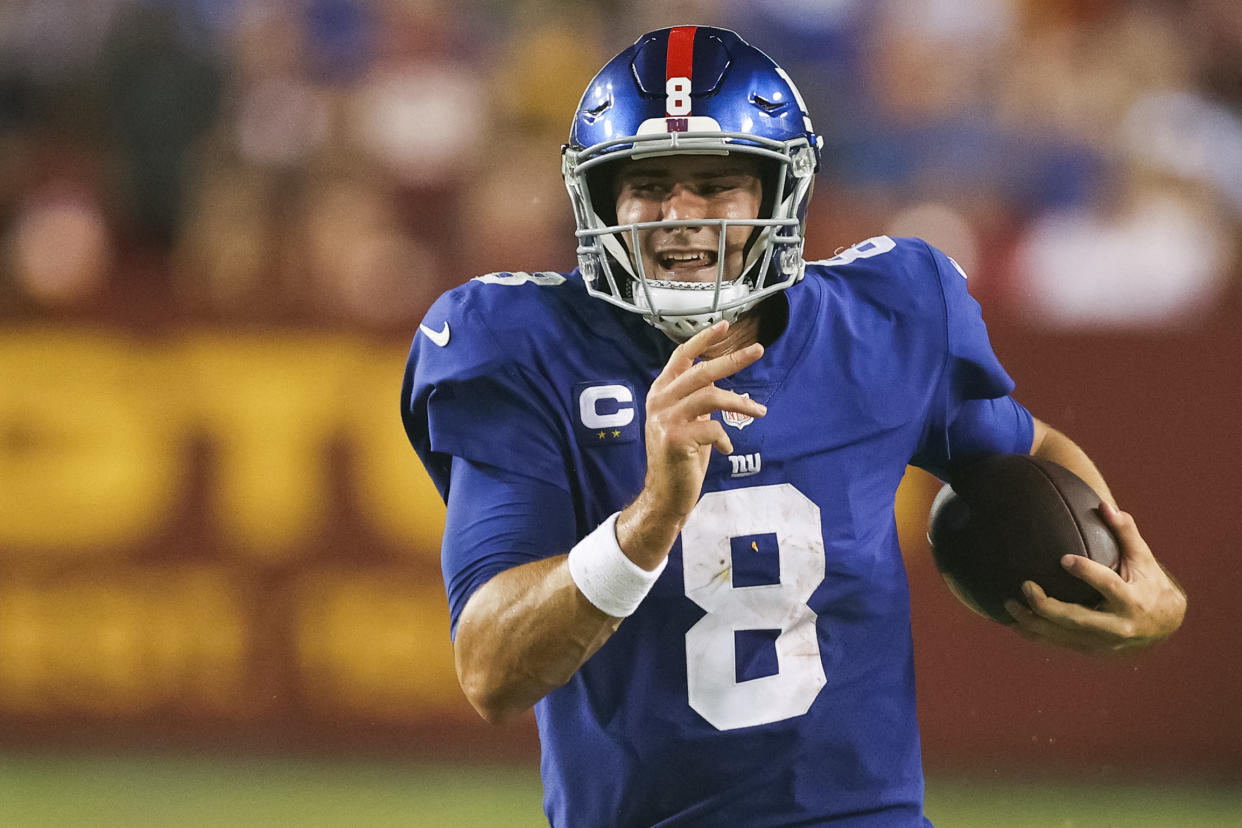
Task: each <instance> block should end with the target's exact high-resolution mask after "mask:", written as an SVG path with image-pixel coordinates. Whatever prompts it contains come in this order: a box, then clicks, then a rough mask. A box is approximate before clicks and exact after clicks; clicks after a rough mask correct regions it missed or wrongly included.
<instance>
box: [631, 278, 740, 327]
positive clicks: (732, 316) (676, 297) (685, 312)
mask: <svg viewBox="0 0 1242 828" xmlns="http://www.w3.org/2000/svg"><path fill="white" fill-rule="evenodd" d="M648 292H650V294H651V302H652V304H654V306H655V307H654V309H653V308H652V306H651V305H648V303H647V293H648ZM749 293H750V287H749V286H748V285H747V284H746V283H745V281H744V280H741V279H739V280H738V281H736V282H729V283H725V284H722V285H721V286H720V295H719V301H718V302H717V304H718V305H728V304H730V303H732V302H735V301H738V300H740V299H744V298H745V297H746V295H747V294H749ZM715 298H716V283H715V282H674V281H667V280H659V279H648V280H647V290H646V291H644V290H643V286H642V285H641V284H639V285H635V289H634V304H635V305H637V306H638V307H639V308H640V309H641V310H642V311H644V313H643V318H644V319H646V320H647V321H648V322H649V323H650V324H651V325H652V326H653V327H655V328H657V329H659V330H661V331H663V332H664V333H665V334H666V335H667V336H668V337H669V338H670V339H672V340H673V341H674V342H685V341H686V340H687V339H689V338H690V337H692V336H694V335H695V334H696V333H698V332H699V331H701V330H703V329H705V328H709V327H711V326H712V325H714V324H715V323H716V322H718V321H719V320H721V319H727V320H729V322H730V323H732V322H735V321H737V318H738V317H739V316H741V315H742V314H743V313H745V312H746V311H747V310H749V309H750V307H751V305H752V304H753V303H751V302H744V303H742V304H740V305H735V306H734V307H730V308H726V309H724V310H714V311H713V310H704V309H703V308H704V305H708V306H710V305H711V304H712V300H713V299H715Z"/></svg>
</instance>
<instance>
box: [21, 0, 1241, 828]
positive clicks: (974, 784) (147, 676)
mask: <svg viewBox="0 0 1242 828" xmlns="http://www.w3.org/2000/svg"><path fill="white" fill-rule="evenodd" d="M686 22H702V23H708V22H710V23H713V24H715V25H724V26H729V27H732V28H736V29H738V30H739V31H740V32H741V33H742V34H743V36H744V37H746V38H747V39H748V40H750V41H751V42H752V43H754V44H756V45H757V46H759V47H760V48H763V49H765V50H766V51H768V52H769V53H770V54H772V55H773V57H775V58H776V59H777V60H778V62H780V63H782V64H783V65H785V66H786V67H787V68H788V69H789V71H790V73H791V74H792V75H793V77H794V78H795V79H797V81H798V83H799V85H800V86H801V89H802V91H803V93H804V95H805V97H806V98H807V100H808V103H809V105H810V108H811V111H812V114H813V116H814V118H815V124H816V126H817V128H818V130H819V131H820V132H821V133H822V134H824V136H825V138H826V142H827V154H826V158H825V165H824V170H823V172H822V174H821V176H820V179H819V182H818V186H817V193H816V198H815V209H814V210H813V213H814V215H813V219H812V223H811V226H810V227H809V228H808V236H809V242H808V256H809V257H810V258H820V257H826V256H829V255H831V254H832V253H833V252H834V251H835V250H837V249H839V248H841V247H844V246H847V245H849V244H851V243H853V242H855V241H858V240H861V239H864V238H867V237H869V236H872V235H876V234H879V233H888V234H892V235H920V236H923V237H926V238H928V239H930V240H931V241H933V242H934V243H936V244H938V245H939V246H941V247H942V248H944V249H946V250H947V251H948V252H949V253H950V254H951V255H953V256H954V257H955V258H956V259H957V260H958V261H959V262H960V263H961V264H962V265H963V266H964V267H965V269H966V270H967V271H968V272H969V273H970V274H971V284H972V286H973V292H974V293H975V295H976V296H977V297H978V298H979V299H980V301H981V302H982V303H983V305H984V307H985V312H986V315H987V317H988V319H989V324H990V328H991V330H992V332H993V336H994V343H995V345H996V347H997V350H998V352H999V353H1000V355H1001V357H1002V359H1003V361H1004V362H1005V363H1006V365H1007V367H1008V369H1009V371H1010V373H1011V374H1013V376H1014V377H1015V378H1016V379H1017V382H1018V396H1019V398H1020V399H1022V400H1023V401H1024V402H1025V403H1026V404H1027V405H1028V406H1029V407H1030V408H1032V409H1033V410H1034V411H1035V412H1037V413H1038V414H1039V415H1040V416H1041V417H1043V418H1044V419H1047V420H1049V421H1050V422H1052V423H1053V424H1055V425H1058V426H1060V427H1062V428H1064V429H1065V430H1067V431H1068V432H1069V433H1071V434H1072V435H1074V436H1075V437H1076V438H1077V439H1078V440H1079V442H1081V443H1082V444H1083V445H1084V447H1085V448H1086V449H1087V450H1088V451H1089V452H1090V453H1091V454H1092V455H1093V456H1094V457H1095V458H1096V459H1097V461H1098V462H1099V463H1100V465H1101V466H1102V468H1103V470H1104V472H1105V474H1106V476H1107V477H1108V478H1109V479H1110V481H1111V483H1112V485H1113V487H1114V491H1115V493H1116V494H1117V496H1118V498H1119V500H1120V501H1121V503H1122V504H1123V506H1125V507H1126V508H1128V509H1130V510H1131V511H1133V512H1134V513H1135V514H1136V515H1137V517H1138V520H1139V524H1140V526H1141V527H1142V528H1143V529H1144V533H1145V535H1146V537H1147V538H1148V540H1149V541H1150V542H1151V544H1152V546H1153V547H1154V548H1155V549H1156V551H1157V554H1158V555H1160V556H1161V557H1162V559H1163V560H1164V562H1165V563H1166V564H1167V565H1168V566H1169V567H1170V568H1171V570H1172V571H1173V572H1175V573H1176V574H1177V575H1178V576H1179V578H1180V579H1181V580H1182V581H1183V582H1184V583H1185V584H1186V586H1187V588H1188V590H1189V592H1190V595H1191V602H1190V613H1189V616H1188V619H1187V622H1186V626H1185V628H1184V629H1183V631H1182V632H1181V633H1180V634H1179V635H1178V636H1177V637H1176V638H1175V639H1174V640H1173V641H1171V642H1169V643H1168V644H1167V645H1166V646H1164V647H1162V648H1161V649H1160V650H1159V651H1157V652H1155V653H1153V654H1150V655H1149V656H1148V657H1146V658H1144V659H1141V660H1126V661H1116V662H1095V661H1088V660H1086V659H1083V658H1079V657H1077V656H1074V655H1070V654H1063V653H1059V652H1054V651H1052V650H1048V649H1042V648H1039V647H1035V646H1034V645H1030V644H1027V643H1025V642H1023V641H1021V640H1020V639H1018V638H1016V637H1014V636H1012V635H1011V634H1009V633H1008V632H1007V631H1006V630H1003V629H1001V628H999V627H996V626H993V625H990V624H988V623H987V622H984V621H982V620H980V619H978V618H976V617H974V616H972V615H970V614H969V613H968V612H967V611H965V610H964V609H962V608H961V607H960V606H958V605H957V604H956V603H955V601H954V600H953V599H952V598H951V597H950V596H949V594H948V593H947V591H946V590H945V589H944V588H943V586H942V585H941V583H940V581H939V579H938V577H937V576H936V574H935V572H934V569H933V568H932V566H931V563H930V559H929V555H928V554H927V549H926V541H925V540H924V538H923V534H922V533H923V531H924V527H923V519H924V516H925V514H926V508H927V504H928V503H929V502H930V499H931V496H932V495H933V493H934V490H935V488H936V483H935V482H934V481H933V480H931V479H930V478H928V477H927V476H925V475H922V474H921V473H911V475H909V476H908V478H907V481H906V484H905V485H904V486H903V489H902V493H901V500H900V504H899V507H900V508H899V511H900V517H901V519H902V526H903V533H904V539H905V545H904V549H905V552H906V556H907V563H908V568H909V571H910V577H911V581H912V587H913V593H914V594H913V601H914V616H915V617H914V625H915V638H916V645H917V647H918V656H917V658H918V667H919V671H920V672H919V678H920V689H919V692H920V705H921V713H922V719H923V722H924V740H925V757H926V765H927V768H928V773H929V794H928V802H929V804H928V810H929V813H930V815H931V816H932V817H933V818H935V819H937V820H938V822H939V823H940V824H941V825H944V826H994V825H1012V826H1020V825H1032V826H1035V825H1040V826H1050V825H1051V826H1077V827H1079V828H1081V826H1097V825H1117V826H1130V825H1144V826H1147V825H1150V826H1175V825H1188V826H1200V825H1213V826H1214V825H1232V826H1239V825H1242V793H1240V790H1242V692H1240V691H1239V687H1242V647H1240V646H1239V643H1238V636H1237V634H1236V633H1234V632H1230V631H1231V630H1235V629H1236V627H1237V624H1236V620H1235V616H1234V613H1233V612H1232V610H1233V608H1234V607H1235V606H1236V604H1237V596H1238V595H1239V594H1240V593H1242V575H1239V567H1238V566H1237V564H1236V559H1235V555H1237V553H1238V547H1239V537H1240V535H1242V533H1240V532H1239V522H1238V518H1237V515H1238V501H1239V496H1240V495H1242V475H1240V474H1239V457H1242V437H1240V436H1239V429H1238V424H1237V414H1236V412H1237V410H1238V402H1239V396H1238V392H1237V388H1238V378H1239V377H1240V376H1242V326H1240V325H1239V324H1238V322H1239V313H1240V311H1242V289H1240V284H1242V241H1240V239H1242V233H1240V232H1239V231H1240V230H1242V14H1239V11H1238V5H1237V2H1236V0H1185V2H1176V3H1174V2H1164V3H1160V2H1137V1H1136V2H1125V1H1124V0H1042V2H1041V1H1039V0H991V2H986V3H977V2H973V0H925V1H924V2H918V1H917V0H908V1H907V2H902V1H901V0H874V1H872V2H868V1H867V0H786V2H782V3H748V2H745V1H744V0H718V2H708V1H707V0H702V2H686V1H685V0H671V1H670V0H664V1H663V2H656V1H655V0H631V1H630V2H622V0H611V2H597V3H590V4H586V3H574V2H568V0H559V1H558V0H471V1H470V2H452V0H90V2H81V0H0V823H3V824H4V825H39V826H44V825H53V826H55V825H79V824H81V825H86V824H89V825H118V826H119V825H135V824H170V825H171V824H177V825H245V824H252V825H271V824H285V823H292V822H295V821H296V822H298V823H300V824H303V825H445V826H455V825H479V826H491V825H522V826H525V825H537V824H541V815H540V812H539V806H538V799H539V789H538V780H537V767H536V766H537V755H538V750H537V745H536V744H535V739H534V732H533V726H532V724H531V722H530V721H523V722H519V723H516V724H514V725H511V726H506V727H501V728H489V727H487V726H485V725H483V724H482V722H481V721H479V720H478V719H477V718H476V717H475V716H474V714H473V713H472V712H471V711H470V710H469V708H468V707H467V705H466V704H465V702H464V701H463V699H462V698H461V696H460V694H459V692H458V690H457V688H456V683H455V679H454V677H453V671H452V662H451V652H450V646H449V642H448V636H447V611H446V605H445V600H444V596H443V592H442V589H441V585H440V580H439V570H438V562H437V554H438V532H439V526H440V521H441V519H442V507H441V506H440V504H439V502H438V499H437V498H436V496H435V493H434V491H433V489H432V488H431V486H430V484H429V483H428V482H427V481H426V479H425V478H424V477H423V475H422V473H421V470H420V469H419V467H418V464H417V461H416V458H415V457H414V454H413V452H412V451H410V450H409V448H408V446H407V445H406V444H405V441H404V437H403V435H402V433H401V428H400V424H399V420H398V416H397V396H398V387H399V384H400V377H401V372H402V365H403V361H404V356H405V351H406V348H407V345H408V341H409V338H410V336H411V334H412V332H413V330H414V328H415V326H416V325H417V322H418V321H419V319H420V318H421V316H422V313H423V312H424V310H425V309H426V307H427V306H428V305H429V303H430V302H431V301H432V299H433V298H434V297H435V296H436V295H438V294H439V293H440V292H441V291H443V290H445V289H447V288H449V287H452V286H453V285H455V284H458V283H460V282H461V281H463V280H465V279H467V278H469V277H471V276H473V275H477V274H479V273H484V272H488V271H493V270H501V269H504V270H522V269H526V270H540V269H568V268H570V267H572V266H573V264H574V261H573V246H572V232H571V231H572V221H571V217H570V214H569V210H568V204H567V199H566V197H565V195H564V192H563V189H562V185H561V183H560V178H559V156H558V148H559V145H560V144H561V142H562V141H563V140H564V137H565V133H566V131H567V126H568V123H569V117H570V113H571V111H572V109H573V107H574V105H575V103H576V101H577V97H578V95H579V94H580V93H581V90H582V89H583V87H584V86H585V84H586V82H587V80H588V79H589V78H590V76H591V74H592V72H593V71H594V70H595V69H596V68H597V67H598V66H599V65H600V64H601V63H602V62H603V61H604V60H605V59H607V57H609V56H611V55H612V54H614V53H615V52H616V51H618V50H620V49H621V48H623V47H624V46H626V45H628V44H629V43H630V42H632V41H633V39H634V38H635V37H636V36H637V35H638V34H639V33H641V32H642V31H645V30H647V29H650V28H655V27H658V26H662V25H671V24H674V23H686ZM882 724H883V723H877V726H882Z"/></svg>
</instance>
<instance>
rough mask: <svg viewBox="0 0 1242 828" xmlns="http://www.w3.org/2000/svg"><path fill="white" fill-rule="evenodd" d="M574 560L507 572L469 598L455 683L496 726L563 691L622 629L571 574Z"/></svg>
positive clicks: (457, 640) (458, 640) (458, 639)
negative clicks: (593, 656)
mask: <svg viewBox="0 0 1242 828" xmlns="http://www.w3.org/2000/svg"><path fill="white" fill-rule="evenodd" d="M568 557H569V556H568V555H556V556H554V557H551V558H546V559H544V560H540V561H533V562H531V563H528V564H522V565H521V566H516V567H513V568H512V569H507V570H505V571H504V572H501V573H500V574H498V575H496V576H495V577H493V578H491V580H489V581H488V582H487V583H485V584H484V585H483V586H481V587H479V589H478V590H477V591H476V592H475V593H474V595H472V596H471V597H470V600H469V601H468V602H467V603H466V606H465V608H464V609H463V610H462V613H461V616H460V617H459V618H458V621H457V631H456V636H455V637H454V641H453V654H454V660H455V663H456V667H457V679H458V681H459V682H460V683H461V689H462V691H463V692H464V693H465V694H466V698H467V699H468V700H469V702H470V704H471V705H472V706H473V707H474V709H475V710H477V711H478V712H479V715H480V716H482V717H483V718H484V719H486V720H487V721H488V722H491V723H493V724H495V723H498V722H501V721H503V720H505V719H507V718H509V717H511V716H513V715H515V714H517V713H521V712H523V711H525V710H527V709H529V708H530V707H531V706H532V705H533V704H534V703H535V702H537V701H539V699H541V698H543V697H544V696H545V695H547V694H548V693H549V692H551V691H552V690H555V689H556V688H557V687H560V686H561V685H562V684H564V683H565V682H567V681H569V678H570V677H571V676H572V675H573V674H574V673H575V672H577V670H578V668H579V667H581V666H582V665H583V664H584V663H585V662H586V660H587V659H588V658H590V657H591V656H592V655H593V654H594V653H595V651H596V650H598V649H599V648H600V647H601V646H603V644H604V642H605V641H607V640H608V637H609V636H611V635H612V634H613V633H614V632H615V631H616V629H617V627H618V626H620V624H621V619H620V618H613V617H612V616H610V615H608V614H606V613H604V612H602V611H601V610H599V609H597V608H596V607H595V606H594V605H592V604H591V602H590V601H588V600H587V599H586V597H585V596H584V595H583V594H582V592H581V591H580V590H579V589H578V587H577V585H576V584H575V583H574V581H573V578H572V577H570V574H569V566H568Z"/></svg>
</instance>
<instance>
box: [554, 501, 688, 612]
mask: <svg viewBox="0 0 1242 828" xmlns="http://www.w3.org/2000/svg"><path fill="white" fill-rule="evenodd" d="M619 514H621V513H620V512H614V513H613V514H611V515H609V516H608V518H607V519H606V520H605V521H604V522H603V523H601V524H600V525H599V526H597V527H596V528H595V530H594V531H593V532H591V534H589V535H587V536H586V537H585V538H583V539H582V540H580V541H578V544H577V545H576V546H575V547H574V548H573V549H571V550H569V576H570V577H571V578H573V579H574V583H575V584H577V585H578V589H580V590H582V594H583V595H585V596H586V599H587V600H588V601H590V602H591V603H592V604H594V605H595V606H596V607H597V608H598V609H600V610H602V611H603V612H605V613H607V614H608V615H611V616H612V617H614V618H627V617H629V616H630V615H632V614H633V613H634V610H636V609H638V605H639V604H640V603H642V600H643V598H645V597H647V593H648V592H649V591H650V590H651V587H652V585H653V584H654V583H655V582H656V579H657V578H659V577H660V573H661V572H663V571H664V567H665V566H667V565H668V558H665V559H664V560H662V561H660V565H659V566H657V567H656V568H655V570H654V571H651V572H648V571H647V570H646V569H643V568H642V567H641V566H639V565H638V564H636V563H634V562H633V561H631V560H630V559H629V558H627V557H626V555H625V553H624V552H622V551H621V546H620V545H619V544H618V543H617V515H619Z"/></svg>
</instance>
